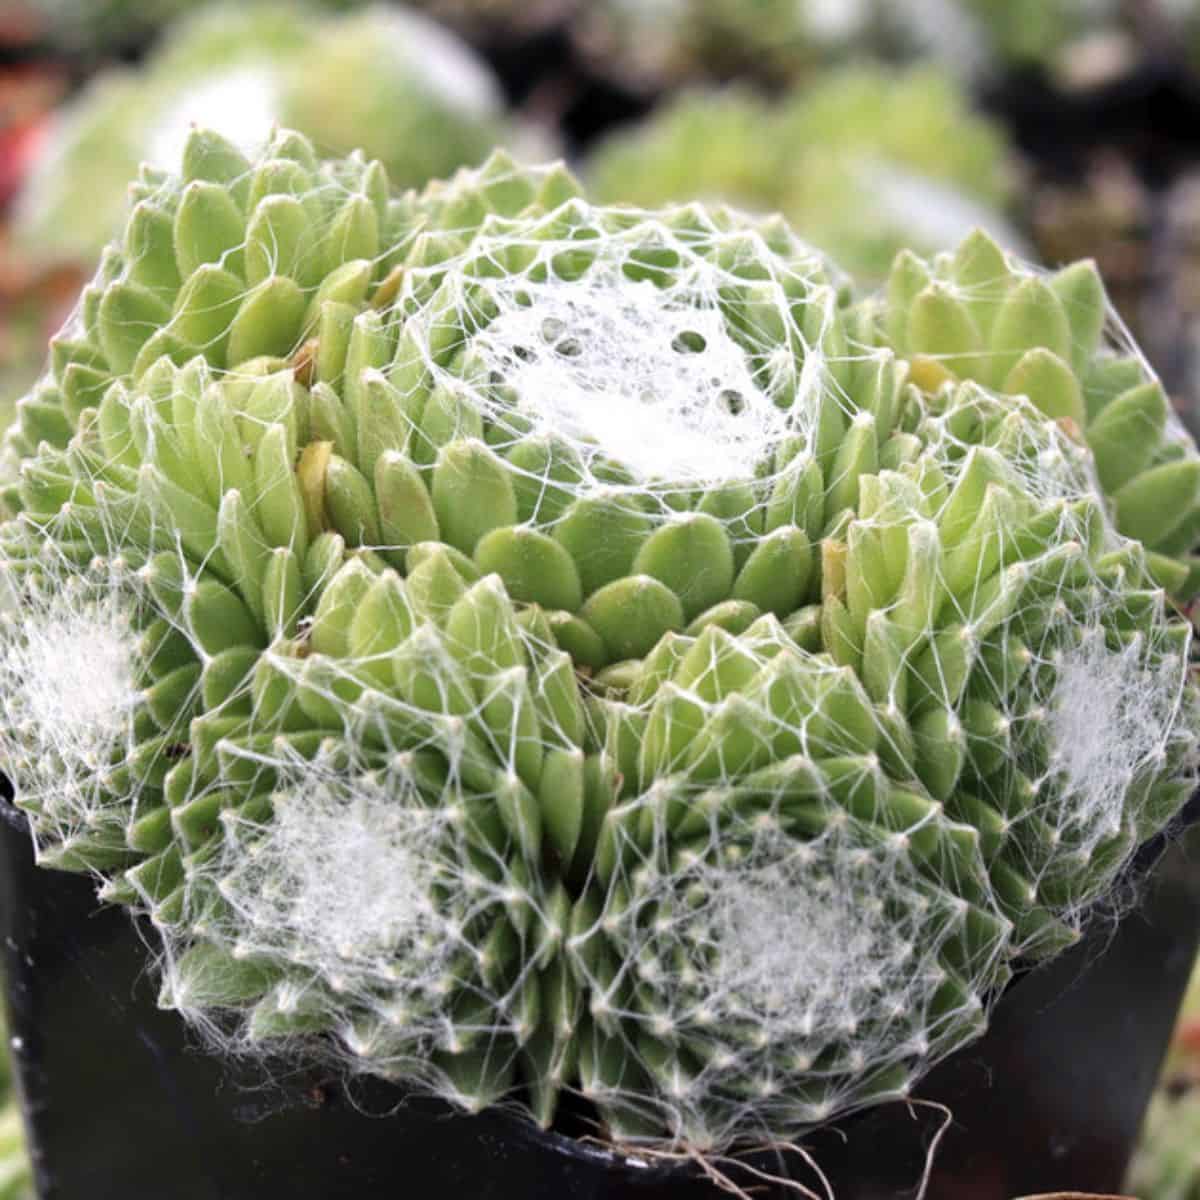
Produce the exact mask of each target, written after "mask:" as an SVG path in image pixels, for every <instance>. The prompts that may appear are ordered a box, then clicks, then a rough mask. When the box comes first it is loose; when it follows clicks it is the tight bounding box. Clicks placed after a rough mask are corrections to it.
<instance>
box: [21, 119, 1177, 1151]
mask: <svg viewBox="0 0 1200 1200" xmlns="http://www.w3.org/2000/svg"><path fill="white" fill-rule="evenodd" d="M184 164H185V169H184V178H183V179H174V178H171V179H166V180H161V181H158V180H155V182H154V184H153V187H152V188H151V187H149V186H147V189H146V194H145V196H144V198H143V199H142V200H141V202H140V203H139V205H138V206H137V208H135V210H134V215H133V218H132V219H131V224H130V228H129V231H128V233H127V236H126V240H125V243H124V246H123V248H121V249H114V250H113V251H112V252H111V253H110V254H109V256H108V258H107V259H106V263H105V265H104V267H103V268H102V270H101V273H100V275H99V276H98V278H97V280H96V282H95V284H94V285H93V287H92V289H91V291H90V292H89V294H88V297H87V300H86V302H85V303H84V305H83V308H82V312H81V315H80V320H79V324H78V327H77V328H76V329H74V330H73V331H72V332H71V334H70V336H68V337H65V338H64V339H61V340H60V341H59V342H58V343H57V345H56V347H55V349H54V354H53V358H52V370H51V372H50V375H49V376H48V378H47V380H46V381H45V382H44V383H43V384H42V385H41V387H40V389H39V391H38V392H37V393H36V395H35V397H33V398H31V399H29V400H27V401H26V402H24V404H23V406H22V413H21V424H20V426H19V428H18V429H16V430H15V431H14V433H13V434H12V435H11V436H10V448H11V450H12V453H13V455H14V456H23V462H22V465H21V467H20V473H19V474H20V477H19V480H18V482H17V483H16V484H15V485H14V487H13V488H12V489H11V491H10V503H11V504H12V505H13V506H14V508H17V509H19V510H20V512H19V515H18V516H17V517H16V518H14V519H13V520H12V521H10V522H9V524H8V525H6V526H4V527H3V530H2V531H0V542H2V545H3V550H4V556H5V562H6V565H7V568H8V569H7V578H8V580H9V585H8V593H9V595H8V604H7V610H8V615H7V624H6V627H5V633H4V640H3V645H2V657H0V662H2V670H0V682H2V683H3V694H4V696H5V717H6V720H5V727H4V730H5V731H4V734H3V750H4V761H5V763H6V766H7V769H8V770H10V771H11V772H12V774H13V776H14V778H15V782H16V785H17V790H18V797H19V802H20V803H21V804H22V805H23V806H24V807H25V809H26V811H28V812H29V814H30V818H31V822H32V825H33V827H34V832H35V835H36V837H37V840H38V845H39V848H40V850H41V853H42V855H43V858H44V859H45V860H46V861H48V862H50V863H57V864H58V865H64V866H70V867H85V868H92V869H94V870H96V871H98V872H99V873H100V874H101V875H102V876H103V878H104V894H105V895H106V896H107V897H108V898H109V899H111V900H114V901H121V902H126V903H129V904H132V905H135V906H137V907H140V908H142V909H144V910H146V911H148V912H149V913H150V915H151V916H152V918H153V919H154V921H155V922H156V924H157V926H158V928H159V929H160V930H161V932H162V935H163V939H164V945H165V949H166V953H165V958H164V961H165V970H164V985H163V992H162V995H163V1002H164V1003H166V1004H170V1005H173V1006H175V1007H178V1008H180V1009H182V1010H184V1011H185V1012H186V1013H188V1014H189V1015H190V1016H192V1017H193V1018H195V1019H197V1020H199V1021H201V1022H203V1023H204V1026H205V1028H207V1029H209V1030H210V1031H212V1032H213V1033H214V1034H217V1033H219V1034H220V1035H222V1036H224V1037H227V1038H231V1039H233V1040H234V1042H235V1043H236V1044H237V1045H238V1046H239V1047H240V1048H246V1047H249V1046H273V1047H274V1046H277V1045H278V1044H279V1043H280V1040H281V1039H283V1040H284V1044H287V1040H288V1039H292V1040H294V1041H295V1042H296V1046H297V1052H303V1053H327V1054H333V1055H337V1056H341V1057H342V1058H343V1059H344V1060H346V1061H348V1062H349V1063H350V1064H351V1065H352V1066H353V1067H354V1068H355V1069H365V1070H369V1071H374V1072H377V1073H380V1074H384V1075H387V1076H389V1077H394V1078H397V1079H400V1080H404V1081H407V1082H410V1083H412V1084H414V1085H418V1086H421V1087H424V1088H427V1089H432V1090H433V1091H435V1092H437V1093H439V1094H441V1095H444V1096H446V1097H448V1098H450V1099H452V1100H453V1101H454V1102H456V1103H457V1104H459V1105H461V1106H463V1107H467V1108H471V1109H474V1108H478V1107H481V1106H483V1105H485V1104H489V1103H492V1102H494V1101H497V1100H499V1099H501V1098H504V1097H511V1096H515V1097H516V1098H518V1099H519V1100H520V1101H522V1102H523V1103H524V1104H525V1105H526V1106H527V1107H528V1108H529V1109H530V1110H531V1111H532V1113H533V1114H534V1115H535V1117H536V1119H537V1120H538V1121H539V1122H541V1123H543V1124H549V1123H550V1122H551V1121H553V1119H554V1116H555V1111H556V1105H557V1103H558V1099H559V1096H560V1093H561V1092H562V1090H563V1089H570V1090H575V1091H578V1092H581V1093H582V1094H583V1095H584V1096H585V1097H587V1098H588V1099H590V1100H591V1101H592V1102H593V1103H594V1104H595V1105H596V1106H597V1108H598V1110H599V1111H600V1113H601V1115H602V1116H603V1118H604V1120H605V1122H606V1123H607V1126H608V1128H609V1129H610V1131H611V1132H612V1133H613V1134H614V1135H616V1136H619V1137H644V1138H650V1139H655V1140H662V1139H669V1140H672V1141H675V1142H684V1143H687V1144H688V1145H691V1146H694V1147H702V1148H714V1147H715V1148H721V1147H724V1146H727V1145H729V1144H730V1143H731V1142H733V1141H734V1140H736V1139H739V1138H754V1137H757V1138H764V1137H767V1138H777V1137H791V1136H794V1135H795V1134H796V1133H797V1132H799V1131H801V1130H803V1129H804V1128H805V1127H807V1126H810V1125H812V1124H813V1123H816V1122H819V1121H821V1120H823V1119H825V1118H827V1117H829V1116H830V1115H831V1114H833V1113H836V1112H839V1111H842V1110H844V1109H846V1108H847V1107H850V1106H854V1105H858V1104H862V1103H864V1102H866V1101H868V1100H870V1099H873V1098H879V1097H884V1096H902V1095H906V1094H907V1092H908V1089H909V1087H910V1085H911V1083H912V1082H913V1080H914V1079H915V1078H916V1077H917V1076H918V1075H919V1074H920V1072H921V1071H922V1070H923V1069H924V1068H925V1067H926V1066H927V1065H928V1064H929V1063H930V1062H931V1061H933V1060H934V1059H936V1058H937V1057H939V1056H940V1055H942V1054H944V1053H946V1052H947V1051H948V1050H949V1049H950V1048H952V1047H954V1046H956V1045H958V1044H960V1043H961V1042H962V1041H963V1040H964V1039H966V1038H968V1037H970V1036H972V1035H973V1034H975V1033H977V1032H978V1031H979V1029H980V1028H981V1027H982V1026H983V1024H984V1022H985V1019H986V1013H987V1009H988V1004H989V1002H990V1000H991V999H992V998H993V997H994V996H995V995H996V993H997V992H998V990H999V989H1000V988H1001V987H1002V985H1003V984H1004V982H1005V980H1006V979H1007V978H1008V975H1009V972H1010V970H1011V966H1012V963H1013V962H1014V960H1030V959H1034V958H1039V957H1045V956H1048V955H1050V954H1052V953H1054V952H1055V951H1056V950H1057V949H1059V948H1061V947H1062V946H1063V945H1066V944H1069V943H1070V942H1072V941H1073V940H1074V939H1075V938H1076V937H1077V936H1078V930H1079V927H1080V923H1081V921H1082V919H1083V916H1084V914H1085V913H1086V911H1087V908H1088V907H1089V905H1091V904H1092V903H1093V902H1094V901H1095V899H1096V898H1097V897H1098V896H1101V895H1103V894H1105V893H1106V892H1107V891H1108V890H1109V889H1110V887H1111V884H1112V882H1113V880H1114V878H1115V877H1116V875H1117V873H1118V872H1119V871H1120V869H1121V868H1122V867H1123V866H1124V864H1125V863H1126V862H1127V860H1128V858H1129V856H1130V854H1131V852H1132V850H1133V849H1134V848H1135V847H1136V846H1137V845H1138V844H1140V843H1141V842H1142V841H1143V840H1145V838H1146V837H1148V836H1150V835H1151V834H1153V833H1154V832H1156V831H1157V830H1159V829H1161V828H1162V827H1163V826H1164V825H1165V824H1166V823H1167V822H1168V821H1169V820H1170V818H1171V816H1172V815H1173V814H1174V812H1175V811H1176V810H1177V808H1178V807H1179V805H1180V804H1181V802H1182V799H1183V797H1184V795H1185V793H1186V790H1187V788H1188V786H1189V776H1188V772H1189V770H1190V765H1191V763H1190V759H1191V753H1192V750H1193V744H1194V730H1193V728H1192V718H1191V715H1190V714H1191V712H1192V710H1191V709H1190V708H1189V707H1188V706H1187V704H1186V701H1187V698H1188V695H1189V693H1188V691H1187V687H1186V682H1185V681H1186V674H1185V673H1186V658H1187V643H1188V634H1187V630H1186V627H1185V626H1183V625H1182V624H1180V623H1177V622H1173V621H1172V620H1171V619H1170V617H1169V615H1168V612H1167V608H1166V602H1165V599H1164V594H1163V592H1162V591H1161V590H1159V589H1158V588H1156V587H1155V585H1154V584H1153V582H1152V581H1151V577H1150V573H1149V570H1148V568H1147V563H1146V555H1145V553H1144V551H1143V549H1142V547H1141V545H1140V544H1138V543H1137V542H1133V541H1129V540H1126V539H1124V538H1122V537H1121V536H1120V535H1118V534H1117V533H1116V531H1115V530H1114V529H1113V527H1112V524H1111V521H1110V518H1109V512H1108V508H1107V507H1106V500H1105V497H1104V495H1103V494H1102V492H1101V490H1100V488H1099V487H1098V485H1097V482H1096V478H1095V473H1094V461H1095V460H1094V459H1093V457H1092V456H1091V454H1090V453H1089V451H1088V449H1087V448H1086V446H1085V445H1084V444H1083V443H1082V441H1081V440H1079V439H1078V438H1077V437H1076V436H1075V435H1074V430H1073V429H1072V428H1071V427H1069V426H1065V425H1064V424H1063V423H1056V422H1055V421H1054V420H1052V419H1051V418H1049V417H1047V416H1046V415H1045V413H1044V412H1043V411H1041V410H1040V409H1039V408H1038V407H1036V406H1035V404H1034V403H1031V401H1030V399H1027V398H1025V395H1022V394H1017V393H1018V392H1019V391H1021V390H1022V389H1016V388H1014V387H1008V388H1006V389H1004V390H998V389H996V388H994V387H993V385H992V384H991V382H990V381H981V380H980V379H978V378H975V377H973V376H970V375H969V374H967V373H964V374H963V376H962V378H955V377H954V376H953V375H952V373H951V368H950V366H948V365H946V364H945V363H943V362H941V361H940V360H939V359H938V358H937V357H936V355H937V354H938V353H940V352H941V351H942V350H943V349H945V348H944V347H937V346H932V345H931V346H923V347H921V353H920V354H918V355H916V356H915V357H913V358H912V359H911V360H910V359H909V358H908V357H906V356H905V355H904V354H898V353H897V351H896V350H894V349H893V348H891V347H889V346H886V345H883V344H882V342H883V341H884V340H885V336H886V334H885V331H887V330H889V329H890V326H889V317H890V316H892V315H893V314H892V311H891V309H889V308H888V302H887V301H882V302H880V303H881V304H882V305H883V311H880V306H879V304H876V303H864V304H862V305H859V306H855V307H852V306H850V304H849V299H848V295H847V293H846V290H845V289H844V288H843V287H842V286H840V284H839V283H838V282H836V281H834V280H832V279H831V277H830V274H829V270H828V268H827V266H826V264H825V263H824V262H823V260H822V259H820V258H819V257H818V256H817V255H815V254H814V253H813V252H812V251H810V250H809V249H807V248H806V247H805V246H804V245H803V244H802V243H800V242H799V241H798V240H797V239H796V238H795V237H794V235H793V234H792V233H791V232H790V231H789V230H788V229H787V227H786V226H785V225H783V224H782V223H781V222H779V221H771V222H754V221H751V220H748V219H746V218H743V217H740V216H738V215H736V214H733V213H730V212H728V211H725V210H716V211H709V210H706V209H705V208H703V207H700V206H687V207H682V208H673V209H666V210H662V211H642V210H634V209H621V208H605V207H598V206H594V205H591V204H589V203H587V202H586V201H585V200H584V199H582V198H581V197H580V196H579V195H578V194H577V189H576V187H575V185H574V184H573V182H572V181H571V180H570V178H569V176H567V175H566V174H565V172H563V171H562V169H561V168H557V167H552V168H544V169H540V170H537V171H530V170H521V169H517V168H515V167H514V166H513V165H512V164H511V162H509V161H508V160H506V159H504V158H503V157H499V156H498V157H494V158H493V159H492V160H490V161H489V162H488V163H487V164H486V165H485V166H484V167H483V168H481V169H480V170H479V171H475V172H464V173H462V174H461V175H460V176H459V177H457V178H456V179H454V180H452V181H450V182H449V183H448V184H444V185H436V186H433V187H431V188H429V189H427V190H426V191H425V192H424V193H422V194H420V195H411V194H410V195H407V196H403V197H393V196H392V195H391V194H390V193H389V191H388V188H387V185H386V180H385V178H384V175H383V172H382V169H381V168H379V167H378V166H376V165H373V164H367V163H365V162H364V161H362V160H361V159H350V160H347V161H345V162H341V163H331V164H324V165H317V164H316V163H315V161H314V160H313V158H312V156H311V152H310V151H309V150H308V148H307V146H306V144H305V143H304V142H303V140H302V139H300V138H298V137H296V136H295V135H291V134H286V133H283V134H280V135H279V136H278V138H277V139H276V141H275V142H274V143H273V145H272V148H271V149H270V150H269V151H268V154H267V156H266V157H265V158H263V159H262V160H259V161H256V162H253V163H247V162H245V161H244V160H239V159H238V158H236V157H235V156H234V154H233V152H232V151H231V149H230V148H229V147H228V145H227V144H225V143H222V142H220V141H219V140H217V139H214V138H213V137H212V136H211V135H209V134H203V133H198V134H196V135H195V136H194V138H193V140H192V142H191V143H190V144H189V148H188V152H187V154H185V158H184ZM1005 269H1006V270H1008V271H1010V272H1011V273H1013V274H1014V276H1015V275H1017V274H1018V273H1019V270H1018V268H1017V267H1016V266H1015V265H1013V264H1008V263H1005ZM1019 286H1020V285H1019V284H1015V285H1014V287H1019ZM896 304H897V305H908V306H909V307H911V301H910V300H908V299H906V298H904V297H899V298H898V299H897V300H896ZM906 311H907V310H906ZM1071 311H1073V312H1074V311H1078V312H1079V313H1082V314H1088V320H1089V321H1090V320H1091V319H1092V317H1091V315H1090V314H1091V310H1090V309H1087V308H1085V307H1083V306H1078V308H1077V309H1075V308H1072V310H1071ZM1021 328H1022V329H1023V330H1025V331H1026V333H1025V335H1024V336H1026V338H1027V340H1029V341H1030V345H1029V346H1028V347H1025V348H1024V349H1025V351H1026V352H1028V353H1032V352H1033V350H1034V349H1036V347H1037V345H1038V344H1039V343H1038V342H1037V338H1038V337H1039V336H1040V334H1039V331H1038V329H1037V327H1036V326H1030V325H1029V324H1028V323H1027V324H1025V325H1022V326H1021ZM1090 328H1091V326H1090V325H1086V326H1085V325H1081V326H1080V328H1079V329H1078V330H1075V329H1074V328H1072V330H1071V333H1070V337H1071V338H1072V339H1073V340H1076V341H1079V342H1080V344H1083V341H1082V339H1084V337H1085V334H1086V333H1087V330H1088V329H1090ZM1088 336H1090V335H1088ZM1096 341H1097V339H1092V340H1091V341H1089V342H1087V343H1086V344H1087V346H1088V353H1087V356H1083V355H1081V357H1080V361H1081V363H1082V362H1083V359H1084V357H1087V360H1088V361H1089V362H1090V361H1091V358H1093V357H1095V355H1096V354H1099V353H1100V351H1099V349H1098V345H1097V344H1096ZM1010 349H1011V347H1010ZM1018 358H1020V359H1021V360H1022V361H1023V360H1024V353H1023V354H1021V355H1018ZM1064 361H1065V360H1064ZM1070 361H1072V362H1074V360H1073V359H1072V360H1070ZM1085 365H1086V364H1085ZM1068 369H1075V368H1068ZM1079 369H1082V367H1081V368H1079ZM1006 380H1007V376H1006ZM1023 391H1024V392H1025V394H1027V395H1032V398H1033V400H1035V401H1036V400H1037V399H1038V395H1037V393H1036V389H1034V388H1032V387H1029V388H1026V389H1023ZM1191 453H1192V454H1194V451H1192V452H1191ZM1118 499H1119V496H1118ZM68 687H69V688H71V689H73V690H74V691H75V692H77V693H78V697H77V698H74V699H72V701H71V703H70V704H69V705H67V706H66V707H65V710H64V712H65V715H66V716H67V718H68V719H65V720H64V719H61V718H60V717H59V715H58V714H57V713H56V710H55V705H54V703H53V702H52V700H50V699H49V697H52V696H55V695H58V694H60V693H61V692H62V691H63V690H64V689H65V688H68Z"/></svg>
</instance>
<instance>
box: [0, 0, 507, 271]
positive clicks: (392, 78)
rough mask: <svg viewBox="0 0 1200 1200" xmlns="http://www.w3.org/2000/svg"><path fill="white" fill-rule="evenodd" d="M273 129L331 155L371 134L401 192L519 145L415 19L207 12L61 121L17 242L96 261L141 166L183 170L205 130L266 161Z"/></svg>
mask: <svg viewBox="0 0 1200 1200" xmlns="http://www.w3.org/2000/svg"><path fill="white" fill-rule="evenodd" d="M348 80H353V87H350V86H348V84H347V81H348ZM352 100H353V102H352ZM277 123H281V124H285V125H288V126H292V127H297V128H300V129H303V130H304V131H305V132H306V133H308V134H309V136H311V137H312V138H313V139H314V141H315V142H316V143H317V144H318V145H320V146H322V147H323V148H324V149H325V150H326V151H327V152H330V153H347V152H348V151H350V150H351V149H353V148H355V147H357V146H360V145H362V144H363V139H364V138H366V139H367V149H368V150H369V151H370V152H371V153H373V154H377V155H378V156H379V157H381V158H382V159H383V160H384V161H385V163H386V165H387V168H388V171H389V172H390V173H391V176H392V178H393V180H394V181H396V182H397V183H398V184H401V185H417V184H422V183H424V182H425V181H426V180H428V179H430V178H434V177H437V176H441V175H446V174H448V173H449V172H450V171H452V170H454V168H455V167H457V166H458V165H459V164H461V163H465V162H474V161H477V160H479V159H480V158H482V157H483V155H484V154H486V153H487V151H488V150H489V149H490V148H491V147H492V146H493V145H494V144H495V143H496V142H497V140H498V139H500V140H503V139H504V138H505V137H512V136H515V133H514V130H513V129H511V128H506V127H505V123H504V104H503V97H502V95H501V92H500V88H499V84H498V82H497V81H496V80H495V78H494V77H493V75H492V74H491V72H490V71H489V69H488V68H487V67H486V66H485V65H484V64H483V62H482V61H481V60H480V59H478V58H477V57H476V56H475V55H474V54H473V53H472V52H471V51H470V50H469V48H468V47H467V46H466V45H465V44H464V43H462V42H460V41H459V40H458V39H457V38H456V37H455V36H454V35H453V34H451V33H449V32H448V31H446V30H444V29H442V28H441V27H439V26H437V25H435V24H434V23H433V22H432V21H430V20H428V19H427V18H425V17H423V16H421V15H420V14H418V13H414V12H409V11H403V10H394V9H386V8H383V7H380V6H376V7H373V8H369V9H366V10H365V11H361V12H358V13H354V14H351V15H342V16H329V15H326V14H322V13H320V12H319V11H318V10H317V9H304V8H301V9H299V10H298V9H297V7H296V6H295V5H294V4H283V3H251V4H248V5H236V6H235V5H230V4H218V5H216V6H205V7H203V8H201V9H200V10H199V11H198V12H196V13H195V14H193V15H191V16H190V17H187V18H186V19H184V20H182V21H181V22H179V23H178V24H176V25H174V26H173V27H172V28H171V30H170V32H169V34H168V35H167V37H166V38H165V40H164V43H163V44H162V45H161V46H160V47H159V48H158V49H157V50H156V51H155V52H154V53H153V55H152V56H151V57H150V59H149V61H148V62H147V63H146V65H145V66H143V67H140V68H138V69H132V68H122V69H117V70H110V71H107V72H104V73H101V74H100V75H99V76H97V77H96V78H95V79H94V80H93V81H92V82H91V83H90V84H89V86H88V87H87V88H86V89H85V90H84V92H83V94H82V95H81V96H80V97H79V99H77V100H76V101H74V102H73V103H72V104H71V105H70V106H69V108H68V109H67V110H66V111H65V112H64V113H63V114H62V115H61V116H60V118H59V119H58V122H57V125H56V127H55V129H54V131H53V132H52V135H51V138H50V141H49V144H48V146H47V148H46V150H45V152H44V154H43V155H42V157H41V160H40V162H39V163H38V165H37V166H36V167H35V169H34V170H33V172H32V173H31V175H30V178H29V180H28V181H27V183H26V185H25V187H24V188H23V190H22V192H21V193H20V194H19V196H18V199H17V203H16V211H15V217H14V239H15V241H16V243H17V245H18V246H19V247H21V248H22V249H23V250H24V251H25V252H27V253H29V254H32V255H34V256H37V257H42V258H53V259H62V258H78V259H82V260H84V261H87V262H88V263H89V264H94V263H95V261H96V259H97V258H98V257H99V254H100V251H101V250H102V249H103V247H104V245H105V244H106V243H107V242H108V241H109V240H110V239H111V238H112V237H113V236H114V235H115V234H117V233H118V232H119V231H120V228H121V224H122V221H123V219H124V212H125V199H126V197H125V184H126V183H127V182H128V180H129V179H130V178H132V177H133V176H134V175H135V174H136V173H137V170H138V165H139V163H142V162H149V163H150V164H151V165H153V166H156V167H158V168H160V169H164V170H177V169H178V165H179V153H180V150H181V149H182V146H183V143H184V141H185V140H186V138H187V134H188V132H189V130H190V129H191V127H192V126H193V125H195V124H203V125H204V126H206V127H209V128H216V129H219V130H221V131H222V132H223V133H225V135H226V136H228V137H229V138H231V139H232V140H233V141H234V142H235V143H236V144H237V145H238V146H239V147H240V148H241V149H242V150H243V151H244V152H247V153H257V152H258V151H259V150H260V149H261V146H262V143H263V142H264V141H265V139H266V138H267V137H268V135H269V134H270V132H271V129H272V128H273V126H275V125H276V124H277Z"/></svg>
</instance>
